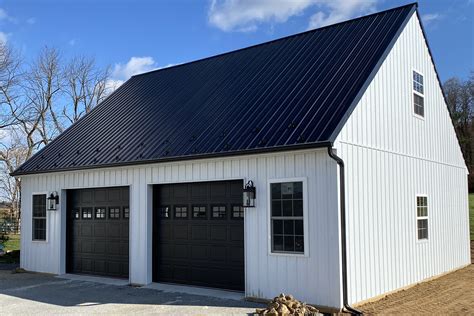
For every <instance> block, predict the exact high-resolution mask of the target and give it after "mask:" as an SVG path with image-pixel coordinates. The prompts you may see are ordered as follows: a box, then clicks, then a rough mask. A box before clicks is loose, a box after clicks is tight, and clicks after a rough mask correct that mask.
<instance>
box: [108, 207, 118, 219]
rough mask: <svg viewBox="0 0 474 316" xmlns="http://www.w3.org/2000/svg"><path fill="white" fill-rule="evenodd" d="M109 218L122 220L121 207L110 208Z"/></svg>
mask: <svg viewBox="0 0 474 316" xmlns="http://www.w3.org/2000/svg"><path fill="white" fill-rule="evenodd" d="M109 218H110V219H120V207H109Z"/></svg>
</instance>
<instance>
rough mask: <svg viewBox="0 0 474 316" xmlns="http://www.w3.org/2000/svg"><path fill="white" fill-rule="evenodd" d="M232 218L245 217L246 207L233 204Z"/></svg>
mask: <svg viewBox="0 0 474 316" xmlns="http://www.w3.org/2000/svg"><path fill="white" fill-rule="evenodd" d="M232 218H244V208H243V207H242V206H240V205H234V206H232Z"/></svg>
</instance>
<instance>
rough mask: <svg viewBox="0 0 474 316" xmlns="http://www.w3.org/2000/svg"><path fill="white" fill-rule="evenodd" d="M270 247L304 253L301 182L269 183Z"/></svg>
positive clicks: (286, 251)
mask: <svg viewBox="0 0 474 316" xmlns="http://www.w3.org/2000/svg"><path fill="white" fill-rule="evenodd" d="M270 195H271V196H270V197H271V204H270V208H271V223H270V225H271V239H272V240H271V249H272V252H274V253H296V254H303V253H304V247H305V245H304V229H303V223H304V219H303V182H302V181H295V182H281V183H270Z"/></svg>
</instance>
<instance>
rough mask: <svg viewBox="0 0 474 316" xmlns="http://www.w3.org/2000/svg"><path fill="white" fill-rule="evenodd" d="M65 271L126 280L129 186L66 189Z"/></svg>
mask: <svg viewBox="0 0 474 316" xmlns="http://www.w3.org/2000/svg"><path fill="white" fill-rule="evenodd" d="M67 201H68V208H67V209H68V215H69V216H68V229H67V232H68V234H67V236H68V242H67V244H68V247H67V250H68V251H67V270H68V272H71V273H85V274H95V275H104V276H114V277H128V252H129V251H128V232H129V225H128V222H129V213H130V210H129V193H128V187H120V188H101V189H82V190H69V191H68V194H67Z"/></svg>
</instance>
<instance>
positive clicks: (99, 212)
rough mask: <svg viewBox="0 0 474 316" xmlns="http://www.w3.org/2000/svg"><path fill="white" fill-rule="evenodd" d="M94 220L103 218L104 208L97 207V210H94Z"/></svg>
mask: <svg viewBox="0 0 474 316" xmlns="http://www.w3.org/2000/svg"><path fill="white" fill-rule="evenodd" d="M95 218H97V219H103V218H105V208H104V207H98V208H96V209H95Z"/></svg>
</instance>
